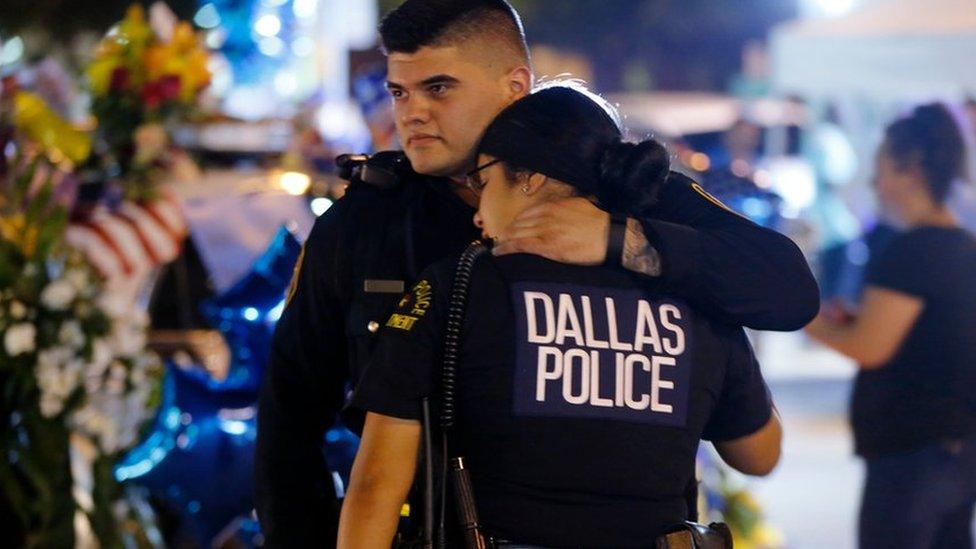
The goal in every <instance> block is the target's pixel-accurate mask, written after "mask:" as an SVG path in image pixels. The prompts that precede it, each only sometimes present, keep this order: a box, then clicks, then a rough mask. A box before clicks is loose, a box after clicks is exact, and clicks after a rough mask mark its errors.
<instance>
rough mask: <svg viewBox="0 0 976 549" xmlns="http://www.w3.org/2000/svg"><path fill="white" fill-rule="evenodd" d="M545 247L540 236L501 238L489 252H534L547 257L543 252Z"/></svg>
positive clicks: (499, 253) (498, 253)
mask: <svg viewBox="0 0 976 549" xmlns="http://www.w3.org/2000/svg"><path fill="white" fill-rule="evenodd" d="M547 248H548V247H547V246H546V243H545V242H544V241H543V240H542V239H541V238H537V237H527V238H515V239H511V240H502V241H500V242H499V243H498V244H495V246H494V247H493V248H492V249H491V253H492V254H494V255H509V254H535V255H541V256H543V257H548V255H547V254H546V253H545V252H546V249H547ZM550 259H552V258H550Z"/></svg>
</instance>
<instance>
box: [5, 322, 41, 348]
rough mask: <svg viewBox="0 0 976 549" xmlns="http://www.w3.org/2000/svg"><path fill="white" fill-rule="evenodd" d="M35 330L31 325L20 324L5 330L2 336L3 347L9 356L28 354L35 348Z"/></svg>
mask: <svg viewBox="0 0 976 549" xmlns="http://www.w3.org/2000/svg"><path fill="white" fill-rule="evenodd" d="M36 338H37V328H35V327H34V325H33V324H29V323H27V322H22V323H20V324H14V325H13V326H11V327H9V328H7V333H6V334H4V336H3V345H4V348H5V349H6V350H7V354H8V355H9V356H17V355H19V354H22V353H29V352H31V351H33V350H34V349H35V348H36V345H35V341H34V340H35V339H36Z"/></svg>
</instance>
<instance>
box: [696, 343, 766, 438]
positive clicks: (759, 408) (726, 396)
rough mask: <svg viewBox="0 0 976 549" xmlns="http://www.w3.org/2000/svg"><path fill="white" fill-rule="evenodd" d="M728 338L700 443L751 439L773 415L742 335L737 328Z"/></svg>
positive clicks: (759, 373) (751, 355)
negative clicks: (719, 387) (715, 395)
mask: <svg viewBox="0 0 976 549" xmlns="http://www.w3.org/2000/svg"><path fill="white" fill-rule="evenodd" d="M729 337H730V338H732V341H731V342H730V347H731V348H730V351H729V358H728V365H727V368H726V372H725V381H724V382H723V384H722V392H721V395H720V396H719V399H718V402H717V404H716V406H715V409H714V410H713V411H712V415H711V417H710V418H709V420H708V423H707V424H706V425H705V430H704V432H703V433H702V438H703V439H705V440H710V441H712V442H723V441H727V440H735V439H737V438H741V437H744V436H746V435H751V434H752V433H755V432H756V431H758V430H759V429H761V428H762V427H763V426H764V425H766V423H767V422H768V421H769V418H770V416H771V415H772V412H773V404H772V397H771V396H770V394H769V387H767V386H766V381H765V380H764V379H763V376H762V372H761V371H760V370H759V362H758V361H757V360H756V355H755V354H754V353H753V351H752V346H751V345H750V344H749V340H748V338H746V334H745V332H744V331H743V330H742V329H741V328H740V329H737V330H735V331H733V332H730V335H729Z"/></svg>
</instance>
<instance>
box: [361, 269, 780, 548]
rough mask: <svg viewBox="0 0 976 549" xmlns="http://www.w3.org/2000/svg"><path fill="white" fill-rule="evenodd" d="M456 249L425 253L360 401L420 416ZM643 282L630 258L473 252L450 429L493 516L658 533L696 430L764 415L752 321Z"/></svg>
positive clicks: (684, 479) (546, 533) (676, 507)
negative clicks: (433, 259) (610, 265)
mask: <svg viewBox="0 0 976 549" xmlns="http://www.w3.org/2000/svg"><path fill="white" fill-rule="evenodd" d="M455 263H456V262H455V261H451V260H448V261H443V262H440V263H438V264H436V265H435V266H434V267H432V268H430V269H428V270H427V271H426V272H425V274H424V275H423V276H422V277H421V280H420V282H418V283H417V284H416V285H415V286H414V288H413V290H412V291H411V292H410V293H408V294H407V295H406V296H405V297H404V298H403V299H402V300H401V302H400V304H399V306H398V308H397V310H396V311H395V312H394V313H393V315H392V316H391V317H390V319H389V320H388V321H387V323H386V326H385V327H384V328H383V330H382V331H381V333H380V337H379V341H378V343H377V347H376V349H375V351H374V354H373V355H372V360H371V362H370V363H369V366H368V367H367V368H366V370H365V372H364V373H363V377H362V378H361V380H360V384H359V386H358V388H357V390H356V392H355V393H354V394H353V397H352V401H351V404H350V405H351V406H353V407H356V408H360V409H365V410H369V411H373V412H377V413H380V414H384V415H388V416H393V417H399V418H406V419H416V420H419V419H420V417H421V413H420V410H421V405H420V402H421V398H422V397H423V396H432V397H433V398H432V400H433V402H435V403H436V401H437V400H436V395H437V394H438V391H439V387H440V373H441V364H440V351H441V345H442V340H443V328H444V321H445V318H444V317H445V316H446V309H447V302H448V300H449V298H450V296H449V294H450V289H451V284H452V278H453V273H454V266H455ZM644 287H645V288H646V285H645V286H644ZM641 288H642V287H641V286H639V285H638V284H636V283H635V281H634V279H633V278H632V277H631V276H630V275H628V274H626V273H623V272H619V271H615V270H610V269H605V268H599V267H578V266H569V265H560V264H557V263H553V262H550V261H548V260H545V259H543V258H540V257H537V256H531V255H513V256H506V257H500V258H494V257H487V256H483V257H482V258H480V259H479V260H478V262H477V264H476V266H475V269H474V273H473V276H472V282H471V289H470V293H469V298H468V309H467V317H466V321H465V323H464V326H463V329H462V344H461V353H460V357H459V361H458V362H459V364H458V372H457V379H458V382H457V393H456V402H457V403H456V409H457V416H456V417H457V423H456V426H455V428H454V430H453V431H452V435H451V436H452V445H453V446H454V450H455V454H456V455H463V456H465V458H466V461H467V463H468V464H469V465H468V466H469V470H470V473H471V476H472V482H473V487H474V493H475V497H476V500H477V504H478V511H479V514H480V519H481V521H482V523H483V525H484V527H485V530H486V531H487V532H489V533H491V534H492V535H495V536H499V537H501V538H504V539H512V540H514V541H517V542H519V543H530V544H539V545H545V546H557V547H559V546H571V547H608V546H614V547H626V546H647V545H649V544H652V543H653V540H654V539H655V538H656V537H657V536H658V535H659V534H660V533H661V530H662V528H664V527H666V526H668V525H673V524H675V523H678V522H680V521H682V520H685V519H686V518H687V516H688V510H687V508H686V499H685V489H686V487H687V486H688V483H689V482H690V480H691V479H692V475H694V462H695V454H696V451H697V448H698V443H699V440H700V439H701V438H706V439H710V440H714V441H723V440H731V439H735V438H739V437H742V436H745V435H747V434H751V433H753V432H755V431H757V430H758V429H760V428H761V427H762V426H764V425H765V424H766V422H767V421H768V420H769V417H770V414H771V403H770V399H769V393H768V390H767V388H766V385H765V382H764V380H763V378H762V375H761V373H760V371H759V366H758V363H757V362H756V360H755V357H754V356H753V353H752V349H751V348H750V346H749V343H748V340H747V339H746V337H745V334H744V332H743V331H742V329H741V328H737V327H730V326H727V325H724V324H719V323H715V322H711V321H710V320H709V319H707V318H706V317H704V316H702V315H701V314H699V313H697V312H696V311H695V310H694V309H692V308H691V307H689V306H688V305H686V304H685V303H684V302H683V301H680V300H676V299H673V298H671V297H669V296H666V295H663V294H657V293H654V292H650V291H648V290H646V289H641Z"/></svg>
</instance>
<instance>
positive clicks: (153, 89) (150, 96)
mask: <svg viewBox="0 0 976 549" xmlns="http://www.w3.org/2000/svg"><path fill="white" fill-rule="evenodd" d="M139 95H140V97H142V102H143V103H145V105H146V107H148V108H150V109H155V108H156V107H158V106H159V104H160V103H162V102H163V100H164V99H165V97H163V90H162V89H161V87H160V85H159V81H156V82H148V83H147V84H146V85H144V86H143V87H142V92H141V93H140V94H139Z"/></svg>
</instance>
